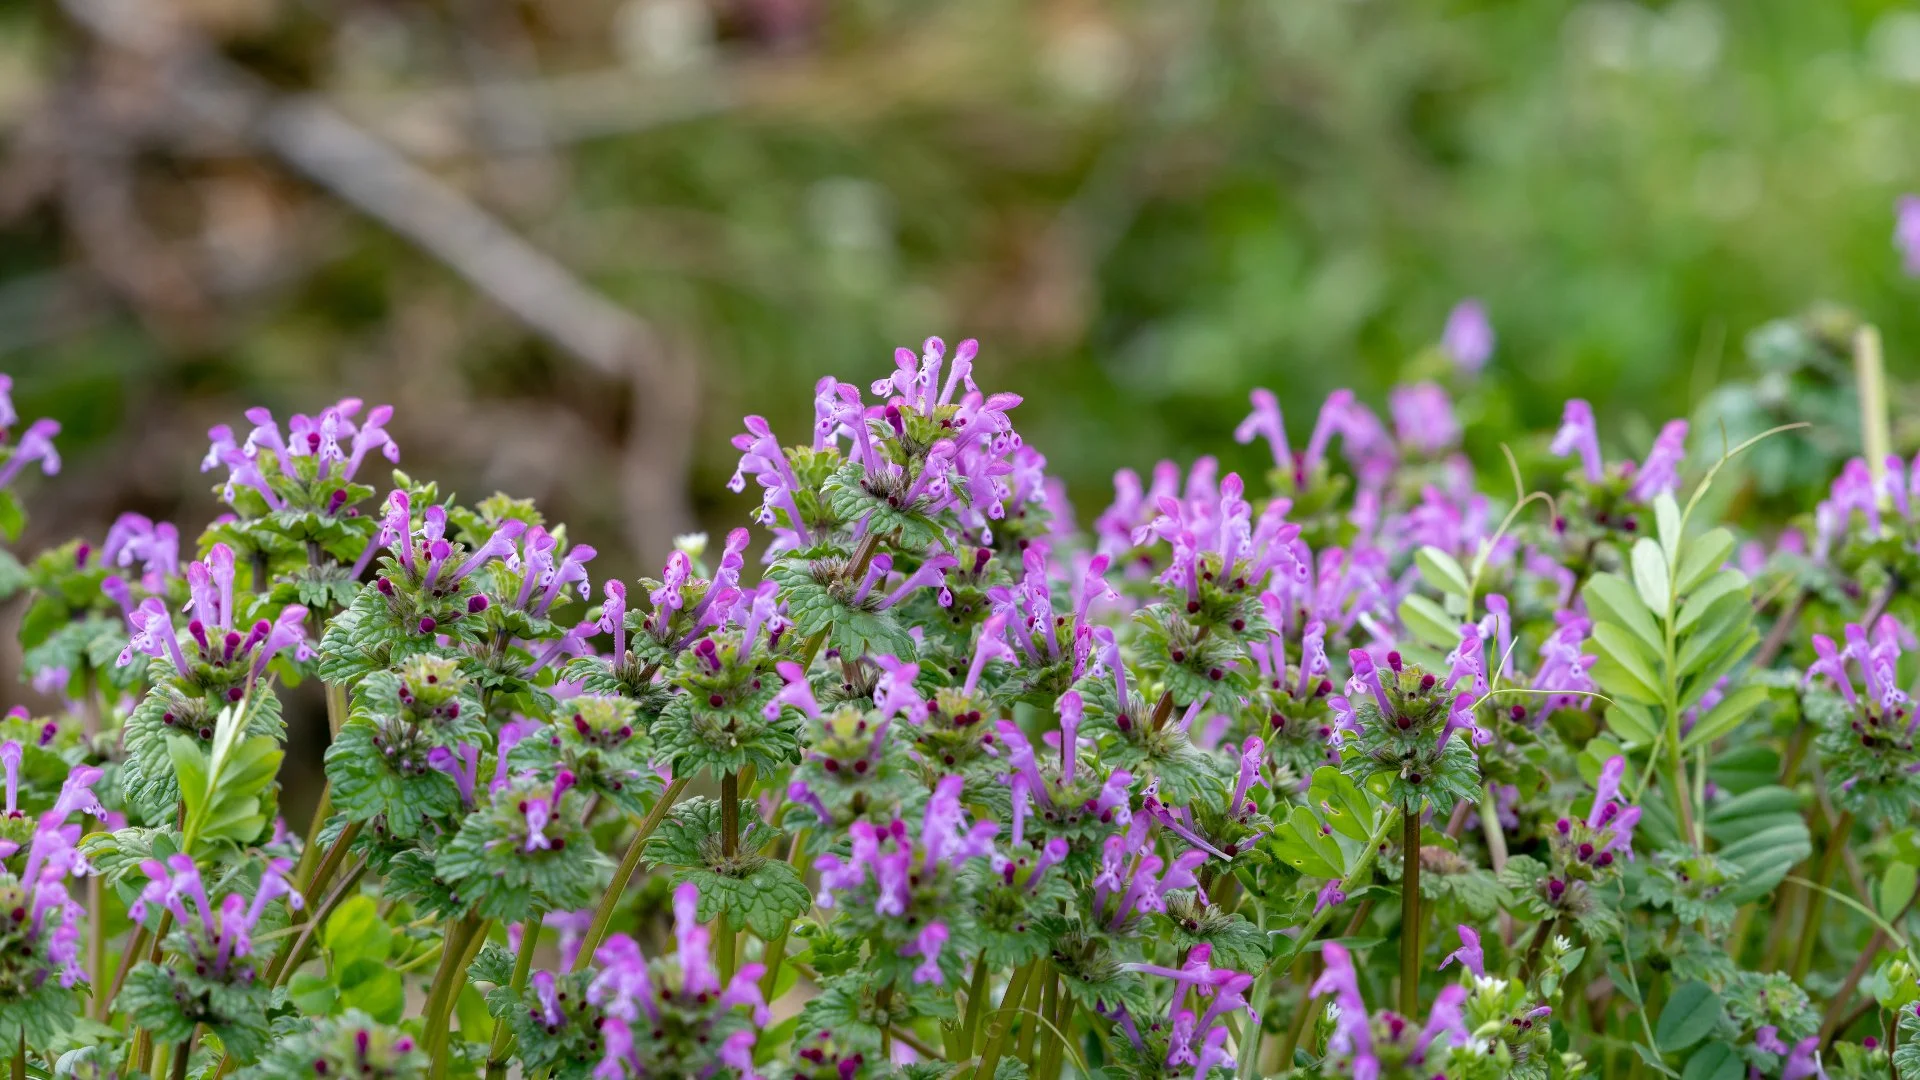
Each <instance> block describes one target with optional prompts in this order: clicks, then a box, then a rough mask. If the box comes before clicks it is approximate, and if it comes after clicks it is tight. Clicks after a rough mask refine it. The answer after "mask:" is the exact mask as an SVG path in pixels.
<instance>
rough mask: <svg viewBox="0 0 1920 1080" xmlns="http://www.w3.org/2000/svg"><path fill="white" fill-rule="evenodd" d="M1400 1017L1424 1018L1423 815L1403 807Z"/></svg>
mask: <svg viewBox="0 0 1920 1080" xmlns="http://www.w3.org/2000/svg"><path fill="white" fill-rule="evenodd" d="M1400 829H1401V833H1400V835H1401V840H1400V859H1401V862H1402V864H1403V869H1402V871H1401V874H1400V1015H1401V1016H1408V1017H1412V1016H1418V1015H1420V812H1419V811H1418V810H1417V809H1416V808H1414V807H1412V806H1402V807H1401V808H1400Z"/></svg>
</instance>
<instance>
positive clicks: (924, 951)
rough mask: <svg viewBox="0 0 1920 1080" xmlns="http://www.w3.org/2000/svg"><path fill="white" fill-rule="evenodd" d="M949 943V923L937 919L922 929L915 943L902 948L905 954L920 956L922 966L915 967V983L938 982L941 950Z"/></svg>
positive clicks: (914, 940)
mask: <svg viewBox="0 0 1920 1080" xmlns="http://www.w3.org/2000/svg"><path fill="white" fill-rule="evenodd" d="M946 943H947V924H946V923H943V922H940V921H938V920H935V921H933V922H930V923H928V924H927V925H926V928H925V929H923V930H921V931H920V935H919V936H918V937H916V938H914V939H913V943H912V944H910V945H908V946H907V947H906V948H904V949H902V950H900V951H901V953H902V955H905V956H918V957H920V966H919V967H916V968H914V969H913V981H914V982H915V983H937V982H940V981H942V979H941V975H940V950H941V948H942V947H944V946H945V945H946Z"/></svg>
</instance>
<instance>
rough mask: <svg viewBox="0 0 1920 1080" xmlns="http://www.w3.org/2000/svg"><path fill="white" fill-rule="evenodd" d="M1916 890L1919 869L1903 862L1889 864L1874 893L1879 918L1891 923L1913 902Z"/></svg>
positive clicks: (1918, 880)
mask: <svg viewBox="0 0 1920 1080" xmlns="http://www.w3.org/2000/svg"><path fill="white" fill-rule="evenodd" d="M1916 888H1920V867H1915V866H1914V865H1913V864H1912V863H1904V862H1896V863H1891V864H1889V865H1888V866H1887V872H1886V874H1885V875H1884V876H1883V877H1881V879H1880V887H1879V889H1878V890H1876V891H1875V893H1874V901H1875V906H1876V907H1878V908H1879V910H1880V917H1881V918H1883V919H1886V920H1888V921H1889V922H1891V921H1892V920H1893V919H1894V917H1895V916H1897V915H1899V914H1900V912H1901V911H1902V910H1904V909H1905V908H1906V906H1907V904H1908V903H1909V902H1911V901H1912V900H1913V894H1914V891H1915V889H1916Z"/></svg>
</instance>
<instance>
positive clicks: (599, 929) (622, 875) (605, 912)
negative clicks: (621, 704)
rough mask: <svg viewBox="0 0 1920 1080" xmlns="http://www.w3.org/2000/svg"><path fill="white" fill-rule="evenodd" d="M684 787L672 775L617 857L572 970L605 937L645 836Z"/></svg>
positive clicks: (583, 965) (580, 965)
mask: <svg viewBox="0 0 1920 1080" xmlns="http://www.w3.org/2000/svg"><path fill="white" fill-rule="evenodd" d="M686 789H687V781H686V778H685V777H675V778H674V780H673V783H671V784H668V785H667V789H666V790H665V791H663V792H661V793H660V800H659V801H658V802H656V803H654V804H653V809H652V810H649V811H647V817H646V820H644V821H642V822H641V823H640V828H639V829H638V830H637V831H635V832H634V834H633V840H632V841H631V842H630V843H628V844H627V851H626V854H624V855H622V856H620V865H619V867H617V868H616V869H615V870H614V872H613V880H612V881H611V882H609V883H608V884H607V891H606V894H605V895H603V896H601V897H600V906H599V907H596V908H594V910H593V922H591V923H589V924H588V925H587V936H586V937H583V938H581V939H580V952H579V953H578V955H576V956H575V957H574V958H573V970H575V971H584V970H585V969H586V967H587V965H588V964H590V963H592V962H593V954H594V953H595V952H597V951H599V949H600V943H601V942H603V941H605V940H606V939H607V927H608V926H609V925H611V924H612V922H613V909H614V908H616V907H618V906H619V905H620V894H622V893H624V892H626V891H627V882H629V881H632V880H633V872H634V870H635V869H636V868H638V867H639V865H640V852H641V849H643V848H645V847H646V846H647V838H648V837H649V836H652V835H653V830H655V829H657V828H659V827H660V822H661V820H662V819H664V818H665V817H666V816H667V811H668V810H671V809H672V808H673V802H674V800H675V799H678V798H679V797H680V793H681V792H683V791H685V790H686Z"/></svg>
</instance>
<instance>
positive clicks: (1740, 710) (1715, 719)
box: [1680, 686, 1767, 752]
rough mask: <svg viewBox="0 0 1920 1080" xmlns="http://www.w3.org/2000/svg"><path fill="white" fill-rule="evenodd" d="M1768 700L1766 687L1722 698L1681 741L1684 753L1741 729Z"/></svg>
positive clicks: (1737, 691) (1743, 690)
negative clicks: (1747, 719) (1743, 722)
mask: <svg viewBox="0 0 1920 1080" xmlns="http://www.w3.org/2000/svg"><path fill="white" fill-rule="evenodd" d="M1766 700H1767V688H1766V687H1764V686H1743V687H1741V688H1740V689H1738V690H1735V691H1734V692H1733V693H1731V694H1728V695H1727V696H1726V697H1725V698H1722V699H1721V701H1720V704H1718V705H1715V706H1714V707H1713V709H1712V710H1711V711H1709V712H1708V713H1707V715H1705V716H1703V717H1701V718H1700V719H1698V720H1696V721H1694V724H1693V730H1692V731H1689V732H1688V733H1687V737H1686V738H1685V739H1682V740H1681V741H1680V749H1681V751H1682V752H1685V751H1688V750H1692V749H1693V748H1694V747H1696V746H1705V745H1707V744H1709V743H1711V742H1713V741H1714V740H1715V739H1718V738H1719V737H1720V736H1722V735H1725V734H1727V733H1728V732H1731V731H1733V730H1734V729H1735V728H1737V727H1739V726H1740V724H1741V722H1742V721H1744V720H1745V719H1746V718H1747V717H1748V716H1751V715H1752V714H1753V710H1754V709H1756V708H1758V707H1759V706H1760V704H1761V702H1764V701H1766Z"/></svg>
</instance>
